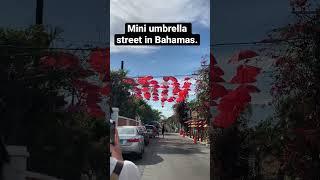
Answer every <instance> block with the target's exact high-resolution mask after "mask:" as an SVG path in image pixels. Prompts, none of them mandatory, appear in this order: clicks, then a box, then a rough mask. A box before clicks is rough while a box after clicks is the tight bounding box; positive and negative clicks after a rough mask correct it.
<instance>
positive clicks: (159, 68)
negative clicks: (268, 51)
mask: <svg viewBox="0 0 320 180" xmlns="http://www.w3.org/2000/svg"><path fill="white" fill-rule="evenodd" d="M132 2H133V1H132ZM134 2H135V3H132V4H130V3H129V4H126V5H124V3H122V2H121V1H111V5H110V6H111V17H110V18H111V20H110V21H111V27H110V28H111V30H110V31H111V34H110V36H111V37H110V38H111V43H113V36H114V34H115V33H116V34H122V33H124V23H126V22H191V23H192V33H193V34H200V38H201V40H200V41H201V44H200V46H161V47H160V46H152V47H142V48H140V47H126V46H121V47H119V46H117V47H115V46H113V44H111V58H110V59H111V69H113V70H117V69H119V68H120V65H121V61H122V60H123V61H124V68H125V69H127V70H129V76H131V77H137V76H143V75H152V76H174V75H190V74H192V73H194V71H196V70H197V69H198V68H199V67H200V61H201V57H203V56H205V55H209V53H210V28H209V27H210V25H209V10H210V9H209V7H210V6H209V0H172V1H170V3H171V6H170V7H168V5H167V2H165V1H158V2H156V3H154V1H152V3H150V1H149V0H137V1H134ZM144 6H147V7H148V9H145V8H144ZM190 8H191V9H193V10H192V11H191V10H190ZM123 12H126V13H123ZM164 14H166V16H164ZM132 17H134V18H132ZM150 17H152V19H150ZM177 78H178V79H181V78H184V77H177ZM157 80H158V81H159V82H161V78H157ZM193 82H194V81H193ZM192 89H194V86H193V88H192ZM190 94H191V96H190V99H191V98H193V97H194V96H192V94H194V92H193V91H192V92H190ZM148 103H149V104H150V105H151V106H152V107H153V108H156V109H158V110H160V111H161V112H162V113H163V115H165V116H167V117H168V116H170V115H172V114H173V109H172V105H173V103H168V102H166V104H165V107H163V108H162V107H161V102H160V101H158V102H153V101H148Z"/></svg>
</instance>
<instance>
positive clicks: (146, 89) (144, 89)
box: [141, 87, 149, 92]
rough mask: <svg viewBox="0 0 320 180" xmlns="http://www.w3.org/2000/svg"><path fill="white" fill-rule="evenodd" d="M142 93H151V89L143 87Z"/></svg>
mask: <svg viewBox="0 0 320 180" xmlns="http://www.w3.org/2000/svg"><path fill="white" fill-rule="evenodd" d="M141 91H142V92H148V91H149V88H148V87H143V88H142V89H141Z"/></svg>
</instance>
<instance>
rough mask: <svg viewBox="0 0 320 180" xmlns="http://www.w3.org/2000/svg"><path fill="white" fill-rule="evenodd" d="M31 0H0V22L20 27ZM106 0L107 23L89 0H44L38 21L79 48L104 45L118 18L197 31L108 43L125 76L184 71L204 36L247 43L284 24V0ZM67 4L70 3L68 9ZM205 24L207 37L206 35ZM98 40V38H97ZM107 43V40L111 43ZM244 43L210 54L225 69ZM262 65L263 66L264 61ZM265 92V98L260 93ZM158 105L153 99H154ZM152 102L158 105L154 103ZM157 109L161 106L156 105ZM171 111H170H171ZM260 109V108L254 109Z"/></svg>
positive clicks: (29, 14) (102, 8)
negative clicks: (153, 41) (150, 41)
mask: <svg viewBox="0 0 320 180" xmlns="http://www.w3.org/2000/svg"><path fill="white" fill-rule="evenodd" d="M35 2H36V1H30V0H2V1H1V6H0V27H26V26H29V25H31V24H34V22H35ZM167 2H168V1H166V0H161V1H160V0H159V1H150V0H149V1H147V0H131V1H130V0H111V1H110V3H111V12H110V13H111V20H110V21H111V22H110V25H111V27H110V32H109V30H108V28H107V27H108V26H109V15H108V14H109V12H108V11H109V9H110V8H109V7H108V4H107V3H106V1H105V0H97V1H94V2H91V1H87V0H68V1H65V0H46V1H45V3H44V24H45V25H48V26H50V27H60V28H61V29H63V31H64V32H63V33H62V35H61V37H62V38H63V39H64V42H62V43H61V44H59V45H58V46H60V47H66V46H67V45H68V44H73V45H74V46H77V47H81V46H82V45H83V44H88V43H89V44H93V45H97V46H101V45H102V46H105V45H109V35H110V34H111V37H110V38H111V39H110V41H112V33H115V32H116V33H122V32H123V30H124V22H126V21H131V22H134V21H135V22H141V21H148V22H165V21H170V22H175V21H180V22H192V23H193V33H200V35H201V46H200V47H198V48H194V47H189V48H188V47H174V48H173V47H168V48H166V47H161V48H160V49H157V48H156V49H155V48H153V49H150V48H121V49H122V50H120V49H115V47H112V46H111V49H113V50H115V51H116V53H114V52H112V55H111V67H112V68H113V69H117V68H119V67H120V61H121V60H124V61H125V68H127V69H129V70H130V75H133V76H135V75H143V74H152V75H163V74H165V75H175V74H190V73H192V71H193V70H195V69H196V68H197V67H199V60H200V59H201V56H203V55H205V54H208V53H209V50H208V47H209V39H210V38H211V39H212V43H224V42H242V41H244V42H247V41H256V40H261V39H264V38H265V37H266V33H267V32H268V31H270V30H271V29H273V28H276V27H280V26H282V25H285V24H288V23H289V22H290V20H292V16H290V10H291V9H290V7H289V0H282V1H279V0H261V1H256V0H242V1H234V0H214V1H211V4H210V5H211V13H212V14H211V17H210V16H209V7H210V6H209V5H208V3H209V2H210V1H209V0H170V4H168V3H167ZM70 7H72V8H70ZM209 25H211V28H210V29H211V30H212V33H211V36H209ZM97 41H99V42H97ZM111 43H112V42H111ZM249 48H254V47H248V46H227V47H216V48H215V50H214V51H215V55H216V57H217V59H218V61H219V63H220V64H221V66H223V67H224V69H225V70H226V72H227V74H229V75H230V74H232V73H231V72H232V69H233V68H230V66H229V65H227V63H226V61H227V60H228V58H229V57H230V56H232V54H233V53H234V52H235V51H237V50H239V49H249ZM266 68H268V66H266ZM269 81H270V79H268V78H262V79H261V80H260V81H259V87H260V88H261V87H264V88H263V89H264V91H263V92H262V93H260V94H259V95H258V96H259V97H258V98H254V100H255V101H256V103H257V104H259V103H260V104H263V102H264V101H265V99H268V98H267V94H268V87H270V85H268V83H269ZM264 97H265V98H264ZM158 105H159V104H158ZM154 107H158V106H154ZM161 109H162V108H161ZM170 109H171V108H170V107H169V106H168V107H165V108H164V109H163V111H167V112H165V114H170ZM171 113H172V112H171ZM258 114H261V113H258Z"/></svg>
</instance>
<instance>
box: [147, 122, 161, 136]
mask: <svg viewBox="0 0 320 180" xmlns="http://www.w3.org/2000/svg"><path fill="white" fill-rule="evenodd" d="M148 125H153V126H155V127H156V128H157V130H158V133H157V135H158V136H159V135H160V133H161V124H160V123H159V122H158V121H151V122H150V123H148Z"/></svg>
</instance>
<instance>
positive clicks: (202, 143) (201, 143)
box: [180, 135, 210, 147]
mask: <svg viewBox="0 0 320 180" xmlns="http://www.w3.org/2000/svg"><path fill="white" fill-rule="evenodd" d="M180 137H182V138H183V136H182V135H180ZM184 139H188V140H190V141H193V139H192V138H190V137H189V136H185V137H184ZM197 144H200V145H202V146H206V147H210V144H207V143H205V142H200V141H197Z"/></svg>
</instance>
